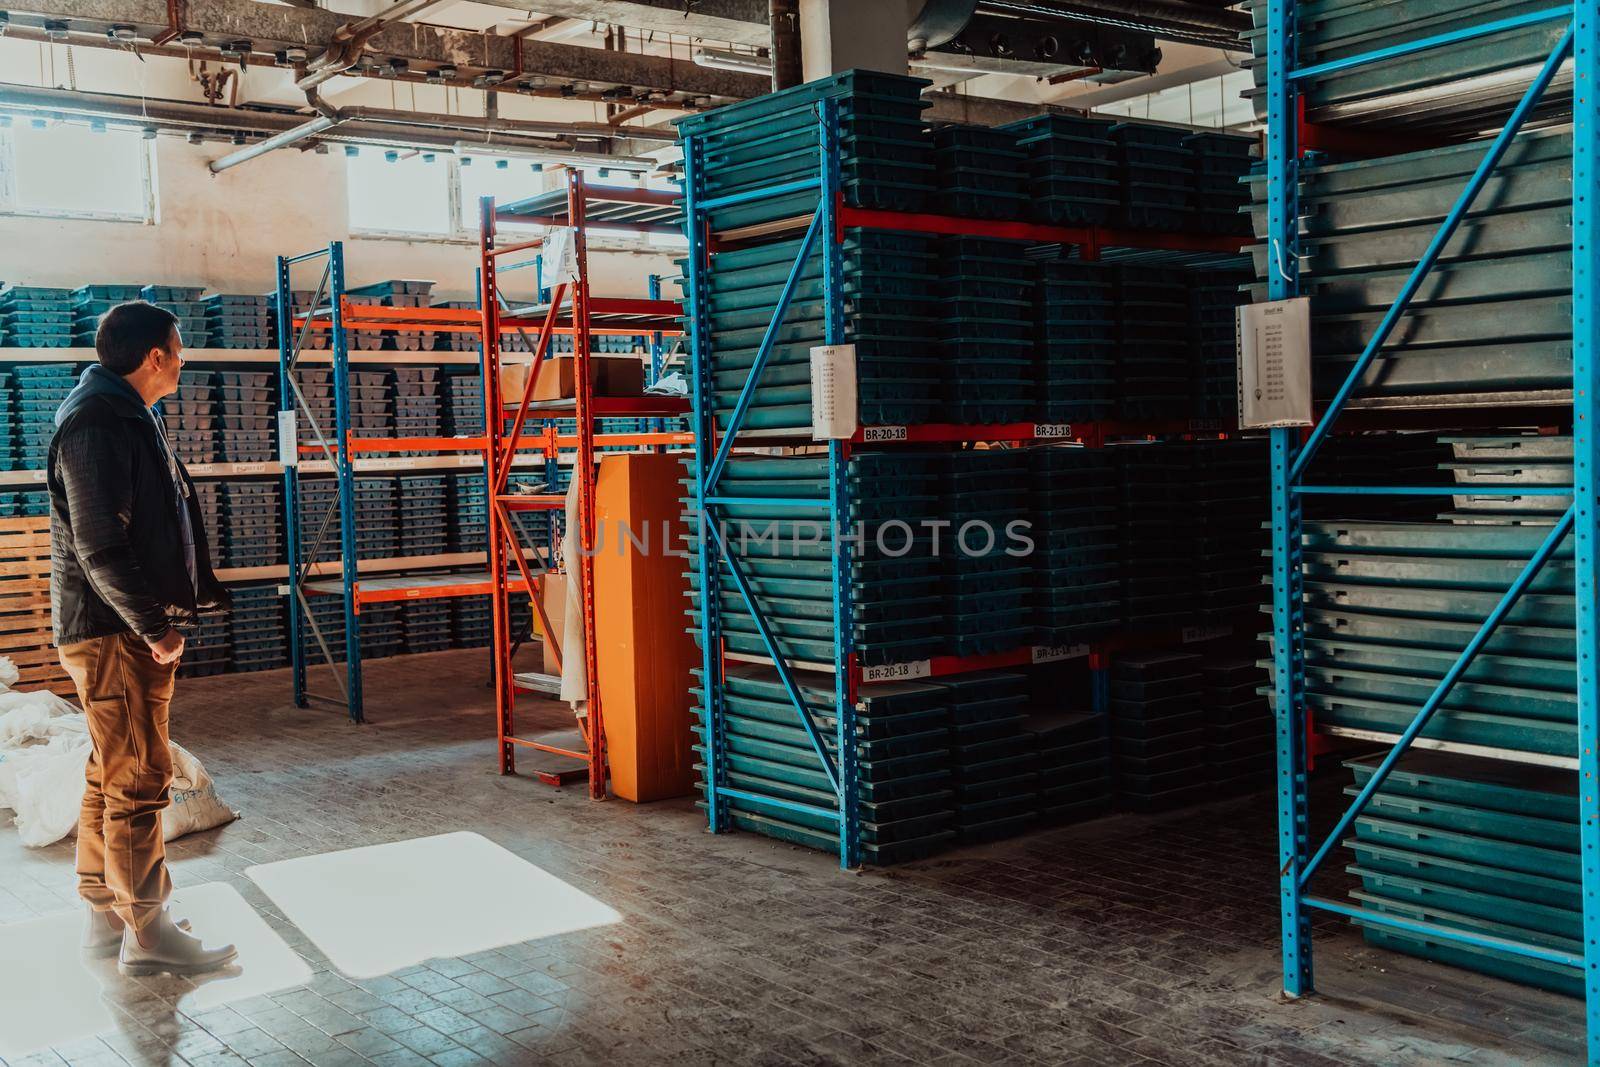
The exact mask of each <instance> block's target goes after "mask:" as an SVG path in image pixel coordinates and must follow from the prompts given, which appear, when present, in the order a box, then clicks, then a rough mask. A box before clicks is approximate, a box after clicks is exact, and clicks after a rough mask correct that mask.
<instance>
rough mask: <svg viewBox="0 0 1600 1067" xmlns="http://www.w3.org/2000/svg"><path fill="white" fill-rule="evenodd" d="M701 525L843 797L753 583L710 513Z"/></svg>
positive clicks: (835, 771) (830, 780) (710, 581)
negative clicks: (751, 588) (762, 612)
mask: <svg viewBox="0 0 1600 1067" xmlns="http://www.w3.org/2000/svg"><path fill="white" fill-rule="evenodd" d="M700 525H701V528H702V530H704V531H706V532H709V533H710V535H711V539H712V540H713V541H715V542H716V543H717V549H718V553H719V554H720V555H721V556H722V561H723V562H724V563H726V564H727V565H728V573H729V574H730V575H732V576H733V584H734V587H735V588H737V589H738V590H739V596H740V598H741V599H742V600H743V601H744V606H745V608H746V609H748V610H749V612H750V617H751V618H752V619H753V620H755V624H756V632H757V633H758V634H760V635H761V643H762V644H763V645H765V646H766V648H767V654H768V655H770V656H771V657H772V664H773V666H774V667H776V668H777V669H778V677H779V678H780V679H781V680H782V681H783V688H784V689H785V690H787V691H788V693H789V701H790V703H792V704H793V705H794V709H795V711H796V712H798V713H799V715H800V725H801V726H803V727H805V731H806V736H807V737H808V738H810V739H811V747H812V748H814V749H816V752H817V758H818V759H820V760H821V761H822V770H823V772H824V773H826V774H827V776H828V784H830V785H832V786H833V791H834V793H835V794H838V795H839V796H841V797H842V796H843V793H842V792H841V791H840V784H839V770H838V768H837V767H835V766H834V763H833V758H832V757H831V756H829V755H828V749H827V746H826V745H825V744H824V743H823V740H822V733H821V731H819V730H818V729H817V724H816V723H815V722H814V721H812V718H811V709H810V707H809V706H808V705H807V704H806V700H805V695H804V694H802V693H801V692H800V686H799V684H798V683H797V682H796V681H795V680H794V675H793V674H792V673H791V672H790V670H789V664H788V663H787V662H786V661H785V660H784V658H783V654H782V653H781V652H779V651H778V639H777V638H776V637H774V636H773V633H772V629H771V627H769V626H768V625H767V620H766V616H764V615H762V614H761V608H760V607H759V606H758V605H757V604H756V599H755V594H754V593H753V592H751V590H750V583H749V581H748V579H746V578H745V576H744V572H743V571H741V570H740V569H739V564H738V563H736V562H735V561H734V559H733V557H732V556H731V555H729V553H728V546H727V545H726V544H725V543H724V542H723V540H722V533H721V531H719V530H718V529H717V524H716V522H715V521H713V520H712V517H711V515H710V513H709V512H706V511H704V510H702V511H701V512H700ZM704 580H705V582H706V583H707V585H708V587H710V588H711V595H712V596H715V595H716V590H715V582H714V581H713V579H712V576H710V575H707V576H706V577H705V579H704Z"/></svg>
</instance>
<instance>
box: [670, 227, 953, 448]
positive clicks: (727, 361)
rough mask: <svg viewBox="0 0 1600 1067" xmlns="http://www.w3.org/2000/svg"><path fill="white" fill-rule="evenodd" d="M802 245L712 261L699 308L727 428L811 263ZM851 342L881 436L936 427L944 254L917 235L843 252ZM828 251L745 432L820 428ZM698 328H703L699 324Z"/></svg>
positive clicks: (819, 249)
mask: <svg viewBox="0 0 1600 1067" xmlns="http://www.w3.org/2000/svg"><path fill="white" fill-rule="evenodd" d="M800 245H801V241H800V239H799V238H790V239H786V240H782V241H776V242H772V243H768V244H762V245H757V246H754V247H751V248H745V249H740V250H738V251H731V252H722V253H719V254H717V255H715V256H712V257H711V261H710V269H709V272H708V276H707V278H706V281H705V290H706V294H707V298H706V306H705V307H704V308H700V309H697V310H698V311H699V313H700V314H699V316H698V318H699V321H700V322H701V323H703V325H704V329H705V331H706V336H705V337H704V338H703V339H702V340H703V344H702V346H701V347H702V351H703V352H705V353H706V355H707V357H708V358H709V359H710V366H711V377H712V384H713V387H714V390H715V392H714V396H713V399H712V405H711V407H712V411H713V413H714V415H715V417H716V419H717V422H718V425H719V426H720V425H726V424H727V422H728V420H729V418H730V416H731V415H732V412H733V409H734V406H735V405H736V404H737V403H738V399H739V394H740V391H741V390H742V389H743V388H744V386H745V383H746V382H747V381H748V380H749V378H750V370H751V368H752V367H753V366H754V364H755V359H756V354H757V352H758V351H759V350H760V347H761V340H762V338H763V336H765V334H766V331H767V328H768V326H769V324H770V323H771V321H772V313H773V311H774V309H776V307H777V305H778V297H779V296H780V295H781V294H782V291H783V286H784V282H785V280H786V279H787V278H788V276H789V272H790V270H791V269H792V267H793V265H794V261H795V257H796V256H797V255H798V254H799V252H800ZM842 253H843V260H844V277H843V286H842V294H843V298H844V309H845V319H844V327H845V337H844V340H845V342H846V343H851V344H854V345H855V346H856V374H857V382H858V384H857V391H858V395H859V401H860V415H861V418H862V419H863V420H864V421H865V422H867V423H869V424H872V425H881V424H906V423H916V422H928V421H934V419H935V416H936V415H937V413H938V410H939V407H940V400H941V390H942V381H943V376H942V373H941V370H940V367H939V364H938V361H937V360H936V359H934V358H932V352H933V349H934V347H935V345H936V344H937V337H938V315H939V312H938V307H937V305H936V304H935V300H936V299H937V296H938V290H937V286H938V276H937V266H936V259H935V254H934V243H933V242H932V241H931V240H929V239H928V238H925V237H922V236H919V235H916V234H905V233H895V232H890V231H882V230H851V231H849V232H848V233H847V235H846V237H845V240H844V244H843V248H842ZM822 257H823V245H822V244H821V243H820V242H819V243H818V244H817V245H816V246H815V247H813V248H812V250H811V254H810V256H809V258H808V259H807V260H806V263H805V265H804V267H803V268H802V270H801V273H800V275H799V280H798V282H797V284H796V287H795V289H794V292H793V293H792V294H791V299H790V303H789V306H788V308H787V310H786V312H785V314H784V317H783V320H782V322H781V323H780V325H779V328H778V331H777V333H776V335H775V336H774V344H773V348H772V351H771V353H770V354H769V355H768V358H767V362H766V365H765V367H764V368H763V371H762V374H761V377H760V378H759V379H758V380H757V382H756V386H755V392H754V394H753V396H752V403H751V406H750V410H749V414H748V416H747V417H746V419H745V422H744V426H745V428H746V429H750V430H773V429H795V428H800V427H809V426H810V425H811V416H812V413H811V355H810V353H811V349H812V347H813V346H815V345H820V344H822V343H823V342H824V340H825V337H826V334H825V326H826V323H825V316H826V301H825V299H824V287H823V262H822ZM687 325H688V327H689V328H690V329H691V330H692V329H694V328H695V326H694V322H693V320H691V322H690V323H688V324H687Z"/></svg>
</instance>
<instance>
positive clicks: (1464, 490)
mask: <svg viewBox="0 0 1600 1067" xmlns="http://www.w3.org/2000/svg"><path fill="white" fill-rule="evenodd" d="M1290 491H1291V492H1294V493H1298V494H1299V495H1301V496H1571V495H1572V486H1570V485H1477V484H1473V485H1297V486H1294V487H1292V489H1291V490H1290Z"/></svg>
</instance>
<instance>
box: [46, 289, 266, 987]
mask: <svg viewBox="0 0 1600 1067" xmlns="http://www.w3.org/2000/svg"><path fill="white" fill-rule="evenodd" d="M95 352H96V353H97V354H98V355H99V357H100V361H99V362H98V363H96V364H92V365H90V366H89V367H88V368H87V369H86V370H85V371H84V372H83V376H82V377H81V378H80V380H79V382H78V385H77V387H76V388H74V389H73V391H72V393H71V394H70V395H69V396H68V397H67V398H66V400H64V401H62V404H61V407H60V409H59V410H58V411H57V412H56V418H55V422H56V432H55V437H54V438H53V439H52V440H51V442H50V459H49V469H48V472H47V473H48V484H49V489H50V549H51V553H50V554H51V582H50V609H51V621H52V624H53V627H54V631H55V642H56V649H57V651H58V652H59V653H60V656H61V663H62V665H63V666H64V667H65V668H66V670H67V673H68V674H69V675H70V676H71V678H72V683H73V685H75V686H76V687H77V690H78V700H79V702H80V703H81V704H82V705H83V711H84V715H85V717H86V719H87V720H88V727H89V737H90V739H91V740H92V741H93V750H92V752H91V754H90V756H89V762H88V766H87V768H86V770H85V779H86V787H85V789H84V794H83V809H82V812H81V813H80V816H79V820H78V864H77V867H78V892H79V895H81V896H82V897H83V899H84V900H85V901H86V902H87V904H88V909H89V912H88V916H87V919H86V926H85V932H84V937H83V948H84V950H85V952H87V953H90V954H92V955H97V956H110V955H112V954H114V953H118V952H119V951H120V954H121V955H120V966H121V969H122V972H123V973H124V974H158V973H170V974H200V973H203V972H205V971H210V970H215V969H216V968H218V967H221V966H223V965H224V964H226V963H228V962H229V961H230V960H232V959H233V958H234V956H235V955H237V953H236V951H235V950H234V947H233V946H232V945H224V946H220V947H215V946H208V945H205V944H202V942H201V941H200V939H199V938H197V937H193V936H191V935H190V934H189V933H188V932H187V930H186V929H185V928H184V927H183V926H180V925H179V924H178V923H175V922H174V921H173V920H172V918H171V916H170V914H169V913H168V911H167V907H166V904H167V898H168V897H169V896H170V895H171V892H172V882H171V879H170V878H169V877H168V875H167V865H166V846H165V845H164V843H163V838H162V829H161V813H162V812H163V810H165V809H166V807H167V804H168V803H169V800H170V795H171V788H172V758H171V749H170V747H169V744H168V740H167V710H168V705H169V704H170V702H171V700H172V692H173V686H174V678H175V677H176V674H177V670H178V660H179V658H180V657H181V656H182V655H183V635H182V634H181V633H179V632H178V631H177V629H175V628H174V626H173V622H174V621H178V620H185V619H191V618H193V617H194V616H195V614H196V612H197V611H198V610H200V609H201V608H210V607H225V606H226V605H227V603H228V594H227V591H226V590H225V589H223V588H222V586H221V585H220V583H218V581H217V579H216V576H215V575H214V574H212V572H211V561H210V555H209V553H208V551H207V548H206V543H205V536H204V534H205V527H204V525H203V524H202V521H201V516H200V510H199V507H198V506H197V504H196V502H195V499H194V497H195V491H194V483H193V482H191V481H190V480H189V474H188V472H187V471H185V470H184V469H183V464H182V463H180V462H179V461H178V458H177V456H176V455H174V454H173V451H172V448H171V446H170V445H169V444H168V442H167V435H166V428H165V426H164V425H163V424H162V420H161V417H160V416H159V415H157V414H156V413H155V412H154V411H153V410H152V405H154V404H155V403H156V402H157V401H159V400H161V399H162V398H163V397H166V396H170V395H172V393H173V392H174V391H176V389H177V387H178V375H179V372H180V371H181V370H182V368H183V339H182V337H181V336H180V335H179V331H178V320H177V318H175V317H174V316H173V315H172V314H171V313H170V312H168V311H165V310H163V309H161V308H158V307H155V306H154V305H151V304H145V303H132V304H121V305H119V306H117V307H114V308H112V309H111V310H110V311H109V312H107V313H106V315H105V317H104V318H103V319H101V321H100V330H99V333H98V334H97V335H96V336H95Z"/></svg>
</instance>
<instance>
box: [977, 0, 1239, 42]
mask: <svg viewBox="0 0 1600 1067" xmlns="http://www.w3.org/2000/svg"><path fill="white" fill-rule="evenodd" d="M978 10H979V11H980V12H985V13H990V14H1000V15H1011V16H1022V17H1025V18H1034V19H1058V20H1059V19H1066V20H1077V21H1082V22H1090V23H1094V24H1097V25H1102V26H1114V27H1118V28H1121V29H1127V30H1136V31H1139V32H1142V33H1149V34H1152V35H1153V36H1155V37H1158V38H1161V39H1162V40H1168V41H1181V42H1183V43H1185V44H1199V45H1205V46H1207V47H1210V48H1221V49H1225V50H1227V51H1231V52H1248V51H1249V48H1248V47H1247V46H1246V45H1244V44H1243V43H1241V42H1240V40H1239V35H1240V34H1242V33H1244V32H1245V31H1246V30H1248V29H1249V28H1250V16H1249V15H1248V14H1246V13H1245V12H1242V11H1233V10H1229V9H1226V8H1215V7H1205V6H1202V5H1200V4H1190V3H1183V2H1182V0H980V2H979V4H978Z"/></svg>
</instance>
